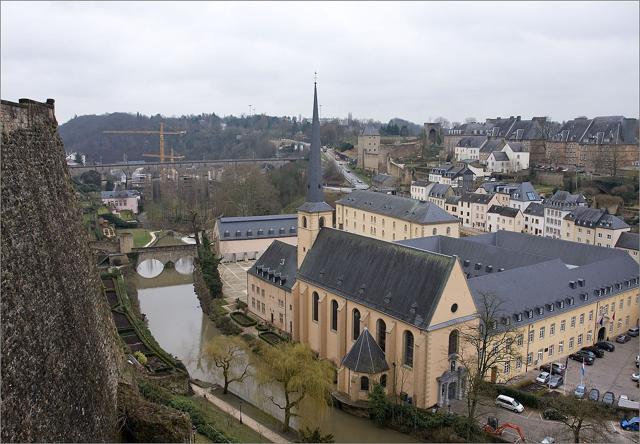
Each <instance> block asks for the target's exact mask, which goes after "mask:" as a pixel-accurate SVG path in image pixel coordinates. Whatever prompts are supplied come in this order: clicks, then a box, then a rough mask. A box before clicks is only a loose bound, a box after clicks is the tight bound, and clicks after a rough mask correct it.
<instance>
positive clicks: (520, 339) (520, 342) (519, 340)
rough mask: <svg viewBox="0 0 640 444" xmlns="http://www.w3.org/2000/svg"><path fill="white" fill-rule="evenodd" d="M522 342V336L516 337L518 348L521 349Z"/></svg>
mask: <svg viewBox="0 0 640 444" xmlns="http://www.w3.org/2000/svg"><path fill="white" fill-rule="evenodd" d="M523 341H524V337H523V336H522V335H518V338H517V339H516V342H517V344H518V347H522V343H523Z"/></svg>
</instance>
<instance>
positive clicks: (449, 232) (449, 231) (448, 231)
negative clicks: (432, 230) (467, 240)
mask: <svg viewBox="0 0 640 444" xmlns="http://www.w3.org/2000/svg"><path fill="white" fill-rule="evenodd" d="M450 234H451V227H447V236H448V235H450Z"/></svg>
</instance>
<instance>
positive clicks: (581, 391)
mask: <svg viewBox="0 0 640 444" xmlns="http://www.w3.org/2000/svg"><path fill="white" fill-rule="evenodd" d="M586 393H587V388H586V387H585V386H584V385H582V384H578V385H577V386H576V391H575V392H573V394H574V395H575V396H576V398H578V399H582V398H584V395H585V394H586Z"/></svg>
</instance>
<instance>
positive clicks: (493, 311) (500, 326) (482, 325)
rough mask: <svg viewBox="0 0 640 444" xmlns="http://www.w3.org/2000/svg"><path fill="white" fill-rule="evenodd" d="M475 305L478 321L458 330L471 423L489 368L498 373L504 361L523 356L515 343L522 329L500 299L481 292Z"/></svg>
mask: <svg viewBox="0 0 640 444" xmlns="http://www.w3.org/2000/svg"><path fill="white" fill-rule="evenodd" d="M476 305H477V312H476V315H475V317H476V319H475V322H470V323H469V324H467V326H466V327H465V328H463V329H461V330H460V332H459V338H460V353H459V355H458V362H459V363H460V365H462V367H463V368H464V369H465V371H466V375H467V384H468V386H467V396H466V398H467V419H468V421H469V426H471V425H472V424H473V425H475V424H476V417H475V413H476V407H477V405H478V401H479V398H480V395H481V393H482V387H483V385H484V384H485V383H486V380H487V378H488V377H489V376H490V372H491V373H493V372H496V374H497V370H498V368H499V367H503V368H504V366H505V364H508V365H509V366H511V364H512V363H514V362H515V361H516V360H518V359H521V355H520V352H519V347H517V346H516V345H517V343H516V340H517V337H518V335H519V332H518V330H517V329H516V327H515V326H514V324H513V322H511V319H510V317H509V316H510V315H509V314H505V312H504V310H502V309H501V305H502V303H501V301H500V300H499V299H498V298H496V297H495V296H493V295H491V294H482V295H480V297H479V298H478V301H476ZM514 343H516V344H514ZM469 431H471V427H469Z"/></svg>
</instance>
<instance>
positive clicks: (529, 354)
mask: <svg viewBox="0 0 640 444" xmlns="http://www.w3.org/2000/svg"><path fill="white" fill-rule="evenodd" d="M531 364H533V353H531V352H529V353H527V365H531Z"/></svg>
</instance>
